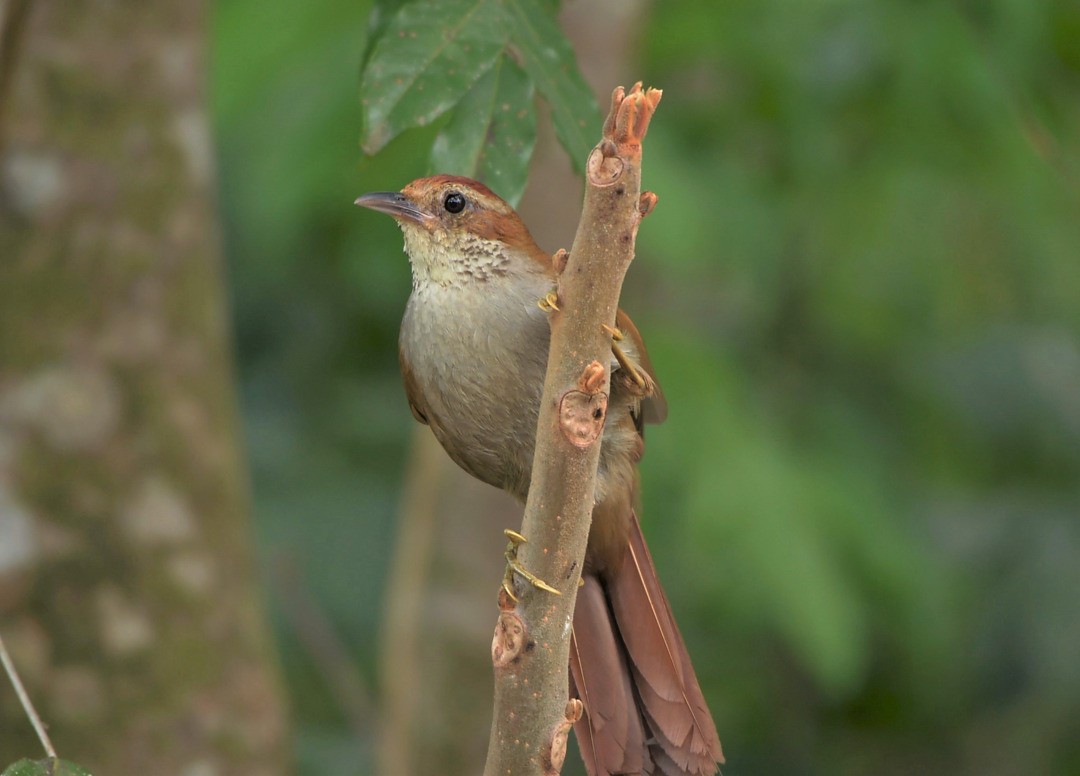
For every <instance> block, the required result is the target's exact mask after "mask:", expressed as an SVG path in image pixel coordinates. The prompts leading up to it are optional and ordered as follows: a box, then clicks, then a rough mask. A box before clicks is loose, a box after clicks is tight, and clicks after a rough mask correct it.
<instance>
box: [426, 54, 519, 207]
mask: <svg viewBox="0 0 1080 776" xmlns="http://www.w3.org/2000/svg"><path fill="white" fill-rule="evenodd" d="M535 145H536V109H535V107H534V105H533V85H532V82H531V81H530V80H529V77H528V76H527V75H526V74H525V71H524V70H522V69H521V68H520V67H518V65H517V63H515V62H514V61H513V60H512V59H510V58H509V57H504V58H503V59H502V60H501V61H500V62H499V64H498V65H496V66H495V67H493V68H492V69H491V70H489V71H488V72H487V73H485V74H484V76H483V77H482V78H481V79H480V80H479V81H477V82H476V85H475V86H473V88H472V89H470V90H469V93H468V94H466V95H465V97H464V98H463V99H462V100H461V102H460V103H458V106H457V108H455V109H454V115H453V118H451V119H450V122H449V123H448V124H447V125H446V126H445V127H444V128H443V130H442V131H441V132H440V133H439V136H438V137H436V138H435V145H434V146H433V147H432V149H431V166H432V169H433V171H434V172H446V173H451V174H454V175H467V176H469V177H471V178H476V179H477V180H479V181H481V182H483V183H485V184H487V185H488V187H490V188H491V189H492V191H495V192H496V193H497V194H499V196H501V197H503V199H505V200H506V201H507V202H509V203H510V204H512V205H516V204H517V203H518V200H519V199H520V198H521V195H522V193H524V191H525V181H526V180H527V178H528V175H529V160H530V159H531V158H532V154H533V148H534V147H535Z"/></svg>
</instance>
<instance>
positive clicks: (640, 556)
mask: <svg viewBox="0 0 1080 776" xmlns="http://www.w3.org/2000/svg"><path fill="white" fill-rule="evenodd" d="M570 676H571V679H572V680H573V685H574V689H575V691H576V694H577V697H579V698H580V699H581V701H582V703H583V704H584V706H585V715H584V716H582V718H581V720H580V721H578V723H577V724H576V725H575V726H574V732H575V733H576V734H577V738H578V745H579V747H580V749H581V753H582V757H583V758H584V760H585V766H586V768H587V770H588V771H589V774H590V776H613V775H614V774H630V773H645V774H663V776H710V775H711V774H714V773H716V770H717V762H721V763H722V762H723V761H724V755H723V752H722V751H721V749H720V738H719V736H718V735H717V733H716V726H715V725H714V724H713V720H712V715H710V714H709V709H708V706H706V704H705V697H704V696H703V695H702V694H701V688H700V687H699V686H698V681H697V677H696V676H695V675H694V668H693V666H692V665H691V664H690V656H689V654H687V651H686V645H685V644H684V643H683V640H682V635H681V634H680V633H679V628H678V627H677V626H676V625H675V618H674V617H673V616H672V614H671V607H670V606H669V605H668V601H667V596H665V595H664V591H663V588H661V587H660V580H659V579H657V576H656V569H655V568H654V567H653V562H652V556H651V555H650V554H649V548H648V547H647V546H646V545H645V538H644V537H643V536H642V535H641V526H640V524H639V523H638V519H637V515H636V514H633V515H631V519H630V535H629V540H628V542H627V547H626V557H625V558H624V560H623V563H622V565H621V567H620V568H619V570H618V571H617V572H616V573H615V574H614V575H609V576H608V577H607V578H605V579H603V580H601V579H600V578H599V577H597V576H594V575H589V576H585V577H584V586H583V587H582V588H581V589H580V590H579V591H578V598H577V608H576V609H575V611H574V634H573V637H572V640H571V644H570Z"/></svg>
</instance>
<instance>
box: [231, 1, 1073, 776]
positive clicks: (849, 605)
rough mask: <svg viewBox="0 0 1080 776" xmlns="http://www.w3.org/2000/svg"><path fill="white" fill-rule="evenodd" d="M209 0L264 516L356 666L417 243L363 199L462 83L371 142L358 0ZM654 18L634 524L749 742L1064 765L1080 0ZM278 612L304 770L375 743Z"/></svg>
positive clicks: (1069, 669)
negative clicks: (655, 414)
mask: <svg viewBox="0 0 1080 776" xmlns="http://www.w3.org/2000/svg"><path fill="white" fill-rule="evenodd" d="M396 5H397V4H395V3H387V4H381V7H382V9H383V15H382V17H380V18H379V19H377V20H375V22H374V25H375V28H376V29H385V28H386V26H385V25H387V24H388V23H389V22H388V21H387V19H388V17H392V13H393V11H394V8H395V7H396ZM216 8H217V10H216V18H215V28H214V29H215V41H214V55H215V68H214V83H213V89H214V103H215V109H216V116H217V132H218V143H219V149H220V163H221V165H220V166H221V191H222V202H221V205H222V209H223V213H224V216H225V225H226V240H227V246H228V252H229V258H230V272H231V283H232V293H233V296H234V308H235V316H236V325H237V337H238V354H239V359H240V377H241V381H242V385H243V394H244V395H243V402H244V413H245V416H246V418H247V427H248V434H249V448H250V451H251V456H252V462H253V466H254V478H255V479H254V488H255V496H256V505H257V512H258V517H259V527H260V531H261V538H262V541H263V547H264V550H265V554H266V555H267V556H272V555H274V554H276V553H282V552H287V553H288V554H289V555H290V556H291V557H293V558H294V559H296V560H297V562H298V563H299V565H300V567H301V569H302V570H303V574H304V577H305V579H306V581H307V583H308V584H309V585H310V587H311V588H312V590H313V591H314V592H315V594H316V595H317V596H318V597H319V599H320V600H321V601H322V602H324V605H325V606H326V608H327V612H328V614H329V615H330V616H331V618H332V619H333V620H334V622H335V624H336V625H337V626H338V627H339V628H340V630H341V631H342V632H343V633H344V634H345V636H346V638H347V639H348V641H349V646H350V648H351V649H352V651H353V652H354V653H355V654H356V655H357V656H358V659H359V660H360V662H361V665H362V667H363V670H364V672H365V674H366V675H368V676H369V677H370V676H372V675H373V673H374V668H373V665H372V661H373V658H374V652H373V650H374V644H375V639H374V637H373V633H374V630H375V628H376V627H377V623H378V616H379V611H378V606H379V601H380V596H381V593H382V581H381V580H382V579H383V578H384V572H385V560H384V559H385V558H386V557H387V555H388V550H389V543H390V541H391V540H392V536H393V531H392V522H393V517H394V510H395V505H396V503H397V501H398V499H399V496H400V493H399V488H400V483H401V467H402V464H403V460H404V457H405V440H406V438H407V434H406V432H407V429H408V428H409V426H410V424H411V422H412V421H411V418H410V416H409V413H408V412H407V410H406V409H405V404H404V401H403V400H402V397H401V395H400V387H399V383H398V377H397V372H396V370H397V364H396V352H395V349H396V335H397V325H398V322H399V319H400V314H401V311H402V309H403V306H404V302H405V299H406V297H407V295H408V289H409V277H408V270H407V264H406V260H405V258H404V257H403V256H402V254H401V245H400V237H399V235H398V234H397V232H396V230H394V229H393V228H392V227H390V226H389V225H388V224H385V223H383V222H382V221H376V220H375V219H370V220H365V219H362V218H360V217H359V216H358V215H357V214H356V213H355V212H354V211H353V208H352V206H351V202H352V200H353V199H354V198H355V196H356V195H357V194H359V193H362V192H364V191H371V190H376V189H398V188H400V187H401V186H402V185H404V184H405V183H406V182H407V181H409V180H411V179H412V178H414V177H417V176H419V175H421V174H424V173H425V172H427V171H428V168H427V158H428V149H430V148H431V147H432V145H433V141H434V140H435V137H436V136H437V134H438V132H440V131H441V130H443V129H444V128H450V127H452V126H453V125H454V122H455V121H460V120H461V119H460V117H455V118H450V119H447V120H444V123H442V124H440V123H439V122H436V125H434V126H429V127H426V128H424V129H421V130H413V131H409V132H405V133H404V134H402V135H400V136H399V137H397V138H396V139H395V140H393V141H392V142H390V144H389V145H388V146H387V147H386V148H385V149H383V150H382V151H380V153H379V154H378V155H377V156H376V157H374V158H373V159H365V160H362V159H361V154H360V151H359V149H358V142H359V138H360V133H361V126H362V116H361V106H360V104H359V100H358V98H357V90H358V85H359V83H360V72H361V63H362V61H363V60H364V57H365V50H366V49H365V30H366V29H367V27H368V24H369V12H370V11H371V8H370V5H369V4H366V3H357V2H348V3H346V2H342V1H341V0H312V2H310V3H306V4H295V3H288V2H284V0H260V2H258V3H256V2H254V0H223V2H221V3H219V4H217V6H216ZM380 25H382V26H381V27H380ZM636 51H637V57H638V60H637V65H636V66H635V68H634V72H633V74H632V75H633V76H636V77H641V78H642V79H643V80H645V81H646V82H647V83H651V84H654V85H657V86H661V87H663V88H664V100H663V103H662V105H661V107H660V111H659V113H658V115H657V120H656V121H654V122H653V124H652V126H651V128H650V132H649V138H648V146H647V148H646V158H645V182H646V185H647V186H648V187H649V188H651V189H653V190H655V191H656V192H657V193H658V194H659V195H660V205H659V207H658V208H657V210H656V211H655V213H654V214H653V215H651V216H650V217H649V219H648V221H647V222H646V223H645V225H644V227H643V229H642V231H641V235H640V238H639V256H638V260H637V261H636V262H635V265H634V267H633V268H632V270H631V275H630V278H629V279H628V283H627V287H626V292H625V294H624V306H625V307H626V308H627V309H629V310H631V311H632V312H633V314H634V316H635V319H636V320H637V321H638V323H639V325H640V326H641V328H642V329H643V331H645V332H646V335H647V338H648V342H649V345H650V352H651V353H652V356H653V358H652V360H653V362H654V363H655V365H656V367H657V370H658V373H659V377H660V379H661V381H662V382H663V384H664V389H665V393H666V394H667V397H668V400H669V402H670V404H671V407H672V411H671V416H670V419H669V421H668V422H667V424H665V425H664V426H661V427H658V428H655V429H650V431H649V435H648V455H647V456H646V459H645V462H644V466H643V475H644V478H645V508H644V515H645V521H646V532H647V533H648V534H649V537H650V544H652V545H653V552H654V555H655V557H656V561H657V565H658V566H659V567H660V572H661V577H662V578H663V579H664V580H665V585H666V587H667V588H668V590H669V592H670V595H671V598H672V599H673V602H674V606H675V608H676V609H677V610H678V611H679V621H680V623H681V625H682V627H683V629H684V634H685V635H686V637H687V640H688V642H689V643H690V646H691V652H692V653H693V654H694V656H695V663H696V665H697V667H698V671H699V674H700V676H701V678H702V682H703V684H704V685H705V690H706V694H707V695H708V696H709V697H710V699H712V704H713V711H714V715H715V716H716V719H717V725H718V727H719V729H720V731H721V735H722V738H723V740H724V746H725V750H726V751H727V752H728V753H729V766H728V767H727V768H726V769H725V773H726V774H728V775H729V776H735V775H737V774H741V773H746V774H750V773H753V774H768V773H775V774H801V773H805V774H833V773H863V774H888V773H911V772H916V773H938V774H1012V773H1047V774H1051V773H1053V774H1066V773H1080V660H1078V659H1077V657H1078V654H1080V652H1078V649H1080V647H1078V645H1080V185H1078V184H1080V8H1078V6H1077V5H1076V4H1075V3H1074V2H1066V1H1065V0H1046V1H1045V2H1037V1H1034V0H1023V1H1022V2H1021V1H1019V0H986V1H985V2H952V3H928V2H911V1H910V0H882V2H878V3H861V2H855V1H854V0H829V1H828V2H818V3H799V2H790V1H788V2H782V1H781V0H755V1H754V2H750V0H728V2H724V3H712V2H681V3H656V4H654V5H651V6H649V7H648V9H647V12H646V18H644V19H643V20H642V24H641V26H640V34H639V37H638V40H637V42H636ZM372 55H374V54H372ZM525 66H526V69H527V68H528V63H527V62H526V63H525ZM489 72H493V71H489ZM509 72H510V71H507V73H509ZM508 77H516V76H508ZM502 78H503V75H502V74H500V75H499V76H498V79H499V82H500V83H499V84H494V83H490V82H488V83H485V81H484V79H483V78H481V79H480V80H479V81H476V82H475V84H476V85H475V87H474V89H481V88H484V89H489V90H491V89H501V88H502V83H501V82H502ZM488 80H489V81H494V80H495V76H490V77H489V78H488ZM627 80H632V78H628V79H627ZM613 85H614V84H612V85H606V86H605V88H609V87H610V86H613ZM541 91H542V89H541ZM473 98H475V99H481V98H480V97H479V96H477V95H473ZM447 122H448V123H447ZM590 132H592V134H595V135H596V137H598V136H599V126H598V125H597V126H596V127H594V128H593V130H590ZM590 136H591V135H590ZM461 137H462V138H465V139H467V138H468V133H467V131H466V132H464V134H463V135H461ZM441 142H444V143H445V142H447V141H446V140H445V139H444V140H443V141H441ZM435 145H436V148H438V144H435ZM578 161H580V160H578ZM373 224H377V227H376V226H372V225H373ZM661 522H662V524H663V530H658V528H659V525H660V524H661ZM282 633H283V640H284V641H283V650H284V656H285V662H286V667H287V669H288V673H289V676H290V678H291V679H292V685H291V686H292V687H293V689H294V693H295V695H296V712H297V723H298V727H299V730H300V732H301V737H300V750H299V757H300V760H301V765H302V768H301V770H302V771H303V772H305V773H325V772H335V773H346V772H358V773H365V772H368V771H369V770H370V769H369V768H365V767H361V768H360V769H359V770H357V769H356V765H355V763H356V761H357V758H361V759H360V762H365V760H363V758H364V757H366V756H367V754H366V752H367V749H369V748H370V746H371V741H370V740H369V741H359V742H357V741H356V740H355V738H354V737H351V734H350V733H349V732H348V731H347V730H345V729H344V727H343V725H342V723H341V721H340V720H339V719H338V718H337V712H335V711H334V710H333V709H334V706H333V704H332V703H331V701H330V700H329V696H328V694H327V693H326V692H325V690H323V689H320V684H319V681H318V679H317V678H316V675H315V673H314V671H313V668H312V667H311V666H310V665H308V664H307V663H306V658H305V657H304V656H303V654H302V653H301V652H300V650H298V649H296V648H295V646H294V644H293V641H292V639H291V637H290V636H289V632H288V629H287V628H282ZM346 763H351V764H352V765H351V766H349V767H347V766H346V765H345V764H346ZM568 772H569V767H568Z"/></svg>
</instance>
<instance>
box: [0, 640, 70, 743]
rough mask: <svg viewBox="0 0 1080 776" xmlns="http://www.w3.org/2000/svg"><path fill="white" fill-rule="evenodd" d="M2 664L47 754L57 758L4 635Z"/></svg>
mask: <svg viewBox="0 0 1080 776" xmlns="http://www.w3.org/2000/svg"><path fill="white" fill-rule="evenodd" d="M0 664H3V666H4V671H5V672H6V673H7V675H8V679H10V680H11V686H12V687H14V688H15V694H16V695H17V696H19V703H21V704H22V707H23V711H24V712H26V718H27V719H29V720H30V724H31V725H33V726H34V732H35V733H37V736H38V740H40V741H41V745H42V747H44V748H45V754H47V755H48V756H49V757H51V758H52V759H53V760H55V759H56V749H54V748H53V745H52V741H50V740H49V734H48V733H47V732H46V731H45V723H43V722H42V721H41V717H39V716H38V713H37V710H36V709H35V708H34V704H33V703H32V702H31V701H30V695H29V694H28V693H27V692H26V688H25V687H23V683H22V679H20V678H19V672H18V671H16V670H15V663H14V662H13V661H12V659H11V655H9V654H8V651H7V647H5V646H4V639H3V637H0Z"/></svg>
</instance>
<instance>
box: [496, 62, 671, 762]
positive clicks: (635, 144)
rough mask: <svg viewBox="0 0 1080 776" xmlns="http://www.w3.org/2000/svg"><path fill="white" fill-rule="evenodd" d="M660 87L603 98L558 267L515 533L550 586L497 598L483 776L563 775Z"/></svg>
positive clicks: (520, 588)
mask: <svg viewBox="0 0 1080 776" xmlns="http://www.w3.org/2000/svg"><path fill="white" fill-rule="evenodd" d="M659 100H660V92H659V91H658V90H653V89H650V90H648V91H642V89H641V84H640V83H639V84H637V85H636V86H635V87H634V89H633V90H631V92H630V93H628V94H627V93H624V91H623V89H622V88H621V87H620V88H619V89H616V90H615V93H614V94H613V95H612V100H611V111H610V113H609V115H608V118H607V120H606V121H605V124H604V132H603V139H602V140H601V142H600V143H599V144H598V145H597V147H596V148H594V149H593V151H592V153H591V154H590V156H589V160H588V163H587V165H586V175H585V182H586V186H585V202H584V205H583V207H582V213H581V220H580V222H579V224H578V230H577V234H576V235H575V237H574V244H573V247H572V248H571V250H570V255H569V258H568V259H566V258H565V257H563V258H564V260H562V261H559V262H557V265H556V267H557V268H556V272H558V273H559V278H558V288H557V296H558V299H557V304H556V305H552V311H551V349H550V353H549V356H548V369H547V376H546V379H545V381H544V394H543V398H542V400H541V405H540V418H539V422H538V425H537V435H536V452H535V457H534V460H533V468H532V482H531V484H530V487H529V499H528V502H527V504H526V506H525V518H524V521H523V523H522V529H521V532H522V534H524V535H525V536H526V537H527V538H528V539H529V541H528V543H526V544H524V545H522V546H521V551H520V553H519V560H520V561H521V563H522V565H523V566H524V567H525V568H526V569H528V570H530V571H531V572H532V573H533V574H536V575H537V576H539V577H540V578H541V579H544V580H545V581H547V582H548V583H549V584H552V585H554V586H555V587H556V588H558V590H559V591H560V593H561V595H554V594H552V593H549V592H547V591H544V590H539V589H537V588H534V587H529V586H528V585H520V584H519V585H517V589H516V592H517V598H518V600H517V601H513V600H511V599H510V597H509V596H507V595H504V596H502V597H501V600H500V608H501V609H502V613H501V614H500V616H499V622H498V624H497V625H496V628H495V638H494V641H493V644H492V660H493V663H494V666H495V710H494V718H493V720H492V727H491V739H490V742H489V745H488V759H487V764H486V766H485V771H484V772H485V774H486V776H496V774H508V773H512V774H515V775H517V774H521V775H522V776H525V775H526V774H537V775H538V776H539V775H541V774H543V776H550V775H551V774H557V773H558V772H559V771H560V770H561V769H562V764H563V758H564V757H565V754H566V738H567V734H568V732H569V729H570V726H571V724H572V723H573V722H575V721H577V719H578V717H579V716H580V713H581V704H580V703H579V702H576V701H574V702H568V700H567V699H568V697H569V691H568V679H567V664H568V662H569V645H570V633H571V623H572V620H573V611H574V600H575V598H576V595H577V587H578V580H579V579H580V577H581V570H582V566H583V560H584V557H585V547H586V541H587V539H588V534H589V524H590V520H591V512H592V508H593V503H594V499H593V492H594V488H595V482H596V468H597V463H598V461H599V455H600V444H599V439H600V431H601V428H602V426H603V421H604V413H605V410H606V401H607V394H608V384H609V378H610V374H609V373H608V370H607V369H606V368H605V367H604V366H602V365H603V364H607V363H609V362H610V360H611V355H610V354H611V338H610V336H611V335H610V333H609V332H610V328H609V329H608V330H607V331H605V326H607V327H611V326H613V325H614V323H615V311H616V309H617V307H618V302H619V294H620V292H621V290H622V283H623V279H624V277H625V275H626V271H627V269H628V268H629V266H630V262H631V261H632V260H633V257H634V242H635V239H636V237H637V229H638V225H639V223H640V221H641V218H642V217H643V216H644V215H645V214H646V213H647V212H648V211H649V210H650V209H651V207H652V205H653V204H654V203H655V197H653V196H651V195H646V196H642V195H641V169H640V162H641V140H642V138H643V137H644V135H645V132H646V130H647V128H648V124H649V120H650V118H651V116H652V113H653V111H654V110H655V108H656V105H657V103H658V102H659Z"/></svg>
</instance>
